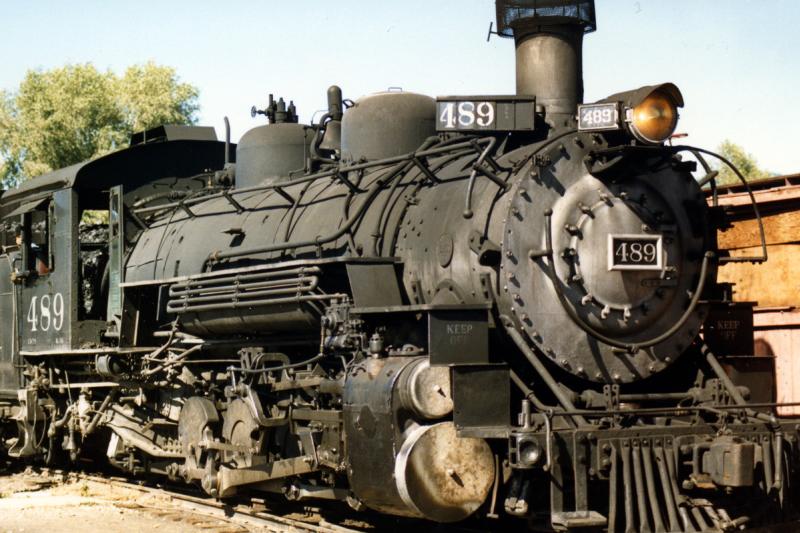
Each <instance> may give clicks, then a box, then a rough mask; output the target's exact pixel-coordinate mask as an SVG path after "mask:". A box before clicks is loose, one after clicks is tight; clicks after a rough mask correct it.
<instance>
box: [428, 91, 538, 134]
mask: <svg viewBox="0 0 800 533" xmlns="http://www.w3.org/2000/svg"><path fill="white" fill-rule="evenodd" d="M535 121H536V102H535V100H534V99H533V98H532V97H524V96H523V97H507V96H501V97H494V96H474V97H473V96H468V97H465V96H447V97H440V98H437V100H436V130H437V131H442V132H447V131H532V130H533V129H534V123H535Z"/></svg>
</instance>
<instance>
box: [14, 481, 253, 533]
mask: <svg viewBox="0 0 800 533" xmlns="http://www.w3.org/2000/svg"><path fill="white" fill-rule="evenodd" d="M253 530H254V529H253V528H252V527H246V526H244V525H241V524H236V523H234V522H231V521H228V520H226V519H224V518H217V517H214V516H209V515H207V514H201V513H200V512H194V511H191V510H187V509H186V507H185V506H183V505H181V504H180V503H178V502H173V501H171V499H170V498H169V497H164V496H160V495H153V494H148V493H142V492H139V491H137V490H135V489H129V488H125V487H115V486H109V485H105V484H101V483H95V482H92V481H82V480H77V479H75V478H69V477H67V476H63V475H60V474H52V475H50V476H48V477H42V476H39V475H35V474H34V473H32V472H22V473H16V474H7V475H4V474H1V473H0V533H7V532H8V533H11V532H14V533H21V532H26V533H34V532H35V533H38V532H42V533H55V532H65V533H95V532H96V533H106V532H115V533H116V532H120V533H127V532H131V533H133V532H136V533H138V532H141V531H151V532H153V531H156V532H157V531H169V532H170V533H173V532H174V533H190V532H192V533H194V532H197V531H208V532H212V533H228V532H230V533H239V532H245V531H253ZM262 531H263V530H262Z"/></svg>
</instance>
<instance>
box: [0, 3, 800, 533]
mask: <svg viewBox="0 0 800 533" xmlns="http://www.w3.org/2000/svg"><path fill="white" fill-rule="evenodd" d="M594 29H595V17H594V2H593V1H592V0H573V1H566V0H547V1H544V0H511V1H506V0H498V1H497V28H496V30H497V33H498V34H500V35H503V36H507V37H513V38H514V39H515V41H516V54H517V94H515V95H507V96H468V97H465V96H453V97H440V98H437V99H432V98H429V97H427V96H422V95H418V94H411V93H405V92H387V93H381V94H376V95H372V96H368V97H365V98H362V99H360V100H358V101H356V102H352V101H349V100H343V98H342V92H341V90H340V89H339V88H338V87H336V86H334V87H331V88H330V89H329V90H328V106H329V109H328V112H327V114H326V115H325V116H324V117H323V118H322V120H321V121H320V122H319V123H318V124H315V125H303V124H299V123H298V119H297V115H296V110H295V108H294V105H293V104H292V103H289V104H287V103H286V102H284V101H283V100H282V99H279V100H277V101H275V100H273V99H272V97H270V101H269V105H268V106H267V107H266V108H265V109H263V110H256V109H254V110H253V112H254V114H263V115H266V117H267V119H268V122H269V123H268V124H266V125H263V126H260V127H257V128H254V129H252V130H250V131H249V132H247V133H246V134H245V135H244V136H243V137H242V139H241V141H240V143H239V144H238V146H235V147H234V146H232V145H231V144H230V143H229V142H228V141H226V142H224V143H223V142H218V141H217V140H216V137H215V135H214V134H213V131H212V130H210V129H207V128H189V127H170V126H164V127H161V128H156V129H154V130H150V131H146V132H144V133H141V134H138V135H136V136H134V138H133V139H132V143H131V146H130V148H128V149H125V150H122V151H119V152H116V153H112V154H110V155H107V156H105V157H102V158H100V159H97V160H93V161H88V162H86V163H82V164H79V165H75V166H72V167H69V168H64V169H61V170H58V171H55V172H53V173H50V174H47V175H45V176H41V177H38V178H36V179H32V180H30V181H28V182H26V183H24V184H23V185H22V186H21V187H20V188H18V189H15V190H10V191H6V192H5V194H3V196H2V200H1V202H0V215H2V221H3V224H4V235H3V239H4V244H5V246H4V248H3V255H2V258H1V259H0V316H1V317H2V323H3V324H4V330H3V334H2V337H1V338H0V422H1V423H2V431H3V433H2V436H3V439H4V440H3V442H5V446H6V451H7V454H8V456H10V457H11V458H26V459H28V460H41V461H49V462H52V461H58V460H64V459H67V460H69V459H71V460H78V459H80V458H82V457H90V458H94V459H96V460H100V459H101V458H102V459H103V460H107V461H108V462H110V463H111V464H113V465H115V466H117V467H119V468H121V469H123V470H125V471H127V472H129V473H131V474H161V475H164V476H169V477H170V478H172V479H183V480H185V481H186V482H187V483H196V484H199V485H201V486H202V487H203V489H205V491H207V493H208V494H209V495H211V496H214V497H217V498H227V497H230V496H232V495H234V494H236V493H237V492H240V491H248V492H259V491H261V492H270V493H277V494H283V495H285V496H286V497H287V498H289V499H292V500H302V499H306V498H321V499H329V500H340V501H342V502H346V503H347V504H349V505H350V506H352V507H353V508H355V509H364V508H368V509H372V510H373V511H378V512H381V513H388V514H392V515H399V516H407V517H418V518H424V519H427V520H431V521H436V522H456V521H460V520H465V519H468V518H470V517H472V516H474V515H480V516H484V517H486V516H489V517H497V519H498V520H510V519H511V518H509V517H519V518H520V521H519V522H518V523H519V525H520V527H531V528H533V529H545V530H549V529H553V530H578V529H583V528H585V529H590V530H591V529H593V530H598V529H605V530H608V531H626V532H629V531H657V532H658V531H685V532H689V531H709V530H711V531H729V530H737V529H743V528H745V527H753V526H757V525H763V524H770V523H774V522H783V521H787V520H791V519H793V518H796V515H797V513H798V499H797V493H796V492H795V485H796V483H797V482H798V476H797V462H798V444H797V439H798V427H799V426H798V424H797V422H796V421H795V422H792V421H790V420H783V419H779V418H777V417H776V416H775V415H774V414H773V412H774V411H775V407H776V405H775V404H774V403H772V401H771V399H769V398H767V399H766V400H763V399H762V400H761V401H754V400H752V399H751V398H761V397H762V395H761V393H762V391H761V390H760V389H759V388H758V387H756V388H754V387H751V388H750V389H748V388H746V387H742V386H740V384H738V385H737V383H736V382H734V380H732V379H731V378H730V377H729V374H728V372H729V371H730V370H731V364H728V363H726V362H725V360H724V357H721V358H717V357H716V356H715V355H714V353H713V352H712V349H714V330H713V329H711V328H709V327H708V326H707V325H706V326H704V324H707V323H708V320H707V319H708V316H709V314H710V313H714V312H716V311H715V310H719V309H723V310H724V309H727V308H730V307H731V306H733V304H732V303H731V302H729V301H728V300H727V299H726V292H729V291H726V290H725V289H726V288H725V287H724V286H721V285H718V284H717V283H716V281H715V280H716V269H717V267H718V265H720V264H721V263H724V262H726V261H735V260H753V261H756V260H761V259H765V258H766V257H765V256H764V257H762V258H755V257H751V258H741V257H737V258H733V257H728V256H727V255H726V254H724V253H722V252H720V251H719V250H718V248H717V245H716V234H717V230H718V229H719V228H721V227H723V225H724V224H725V220H724V216H723V213H722V212H721V211H720V210H719V209H718V208H716V207H715V206H713V205H711V206H709V205H708V204H707V202H706V198H705V195H704V193H703V191H702V190H701V187H702V186H703V185H704V184H706V183H709V184H711V185H712V186H713V185H714V178H715V175H716V173H715V172H714V171H713V170H711V169H710V167H708V166H707V163H706V158H705V155H709V154H710V153H709V152H706V151H704V150H700V149H697V148H691V147H685V146H674V145H672V144H671V142H670V139H671V136H672V134H673V132H674V130H675V127H676V124H677V121H678V108H679V107H681V106H682V105H683V100H682V96H681V93H680V91H679V90H678V88H677V87H676V86H675V85H673V84H670V83H666V84H662V85H656V86H650V87H643V88H641V89H637V90H634V91H628V92H623V93H619V94H616V95H613V96H610V97H609V98H607V99H605V100H602V101H600V102H597V103H593V104H587V105H580V102H581V101H582V96H583V95H582V93H583V89H582V74H581V46H582V39H583V35H584V34H585V33H586V32H589V31H592V30H594ZM690 153H692V154H694V155H695V157H696V158H698V159H699V161H700V162H701V163H702V164H703V165H704V166H706V169H707V175H706V177H705V178H703V179H702V180H701V181H700V182H698V181H697V180H695V179H694V178H693V176H692V174H691V172H692V171H693V170H695V163H694V162H693V161H692V160H690V158H688V157H685V156H687V155H688V154H690ZM711 155H713V154H711ZM754 208H755V206H754ZM96 211H101V212H104V213H103V214H105V215H107V217H108V223H107V224H100V225H94V226H90V225H86V224H82V223H81V220H82V218H83V217H84V215H85V214H86V213H87V212H96ZM95 214H96V213H95ZM720 355H721V356H724V355H726V354H720ZM762 385H763V386H764V387H766V386H767V384H766V383H763V384H762ZM498 523H499V522H498ZM498 527H499V526H498Z"/></svg>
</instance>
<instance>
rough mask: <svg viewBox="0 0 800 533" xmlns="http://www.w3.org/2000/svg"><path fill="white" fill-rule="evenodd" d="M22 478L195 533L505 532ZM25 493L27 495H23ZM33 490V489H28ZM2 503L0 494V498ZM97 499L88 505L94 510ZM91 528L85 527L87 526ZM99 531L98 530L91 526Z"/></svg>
mask: <svg viewBox="0 0 800 533" xmlns="http://www.w3.org/2000/svg"><path fill="white" fill-rule="evenodd" d="M6 475H8V476H12V475H22V476H24V478H25V480H26V481H27V482H28V483H30V484H32V485H33V486H38V487H40V489H41V488H50V487H53V486H58V485H67V484H83V485H82V486H83V487H84V488H85V487H86V485H85V484H92V485H94V486H105V487H109V488H111V489H112V490H113V489H117V490H121V491H126V493H135V494H139V495H142V496H143V497H147V496H150V497H151V498H144V499H140V498H136V499H130V498H122V499H119V498H116V499H115V498H114V497H112V496H111V494H110V493H111V491H109V495H108V496H107V497H100V498H99V500H102V501H104V502H106V503H108V504H109V505H112V506H114V507H119V508H126V509H131V510H138V511H141V512H147V513H150V514H153V515H155V516H160V517H165V518H171V519H173V520H176V521H181V522H183V523H185V524H190V525H191V526H192V527H193V528H194V529H196V530H197V531H214V532H218V533H251V532H252V533H256V532H267V533H287V532H291V533H306V532H308V533H366V532H393V533H397V532H405V531H409V530H414V531H416V532H417V533H433V532H436V533H486V532H487V531H499V530H506V528H505V527H504V526H507V524H504V523H503V522H502V521H492V522H491V523H481V524H476V525H473V527H463V526H455V527H453V526H445V525H436V524H431V523H429V522H420V521H417V520H408V519H387V518H386V517H385V516H378V515H372V514H365V513H359V514H354V513H350V514H348V513H342V512H341V511H340V510H338V509H328V508H326V507H324V506H320V507H318V506H315V505H304V504H302V503H300V502H289V503H286V502H283V503H280V504H272V503H271V502H268V501H266V500H264V499H261V498H256V497H242V498H239V499H238V500H236V501H226V502H223V501H218V500H214V499H211V498H208V497H206V496H203V495H200V493H199V492H197V493H194V492H192V491H191V489H187V488H186V487H185V486H180V485H171V484H164V483H161V482H154V481H150V480H140V479H135V480H133V479H127V478H121V477H117V476H115V475H109V474H107V473H105V472H100V471H74V470H61V469H54V468H45V467H28V468H27V469H25V470H24V471H21V470H17V471H13V470H12V471H5V470H3V469H2V468H0V478H2V477H3V476H6ZM27 490H28V491H30V490H31V489H27ZM33 490H37V489H33ZM2 497H4V495H2V493H0V498H2ZM97 500H98V498H94V499H92V500H91V503H93V504H96V503H97ZM87 525H91V524H87ZM95 525H100V524H95ZM797 531H800V523H793V524H783V525H779V526H772V527H767V528H757V529H748V530H746V532H745V533H794V532H797Z"/></svg>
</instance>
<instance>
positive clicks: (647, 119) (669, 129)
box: [630, 91, 678, 144]
mask: <svg viewBox="0 0 800 533" xmlns="http://www.w3.org/2000/svg"><path fill="white" fill-rule="evenodd" d="M630 125H631V131H632V133H633V135H634V136H635V137H636V138H637V139H639V140H640V141H643V142H646V143H653V144H658V143H661V142H664V141H666V140H667V139H669V137H670V135H672V133H673V132H674V131H675V127H676V126H677V125H678V106H677V105H676V104H675V101H674V100H673V99H672V98H670V96H669V95H667V94H665V93H664V92H661V91H655V92H653V93H652V94H650V95H649V96H648V97H647V98H645V99H644V100H642V103H640V104H639V105H637V106H636V107H634V108H633V109H632V110H631V116H630Z"/></svg>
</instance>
